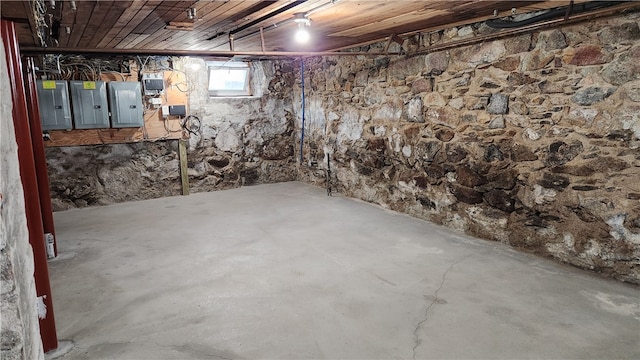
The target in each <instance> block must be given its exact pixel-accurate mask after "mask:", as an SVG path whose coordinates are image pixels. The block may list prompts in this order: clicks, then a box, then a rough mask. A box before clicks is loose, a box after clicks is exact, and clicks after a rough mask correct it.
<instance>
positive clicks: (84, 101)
mask: <svg viewBox="0 0 640 360" xmlns="http://www.w3.org/2000/svg"><path fill="white" fill-rule="evenodd" d="M69 87H70V88H71V107H72V109H73V122H74V125H75V128H76V129H101V128H108V127H109V108H108V104H107V85H106V83H105V82H104V81H70V82H69Z"/></svg>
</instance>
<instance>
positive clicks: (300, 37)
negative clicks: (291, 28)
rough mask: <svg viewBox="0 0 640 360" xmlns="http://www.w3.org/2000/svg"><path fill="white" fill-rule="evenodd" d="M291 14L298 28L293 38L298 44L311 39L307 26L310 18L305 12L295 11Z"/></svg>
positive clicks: (309, 23) (309, 24)
mask: <svg viewBox="0 0 640 360" xmlns="http://www.w3.org/2000/svg"><path fill="white" fill-rule="evenodd" d="M293 16H294V18H293V21H294V22H295V23H296V24H298V29H297V30H296V33H295V36H294V39H295V40H296V42H298V43H300V44H305V43H307V42H309V40H310V39H311V34H310V33H309V30H308V29H307V27H310V26H311V20H310V19H309V18H308V17H307V15H306V14H305V13H295V14H293Z"/></svg>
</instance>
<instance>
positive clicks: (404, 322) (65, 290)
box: [50, 183, 640, 359]
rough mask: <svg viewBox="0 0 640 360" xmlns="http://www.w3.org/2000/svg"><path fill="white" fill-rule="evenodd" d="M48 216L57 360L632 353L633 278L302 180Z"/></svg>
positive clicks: (636, 328) (636, 332)
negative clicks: (54, 243) (603, 273)
mask: <svg viewBox="0 0 640 360" xmlns="http://www.w3.org/2000/svg"><path fill="white" fill-rule="evenodd" d="M55 220H56V226H57V237H58V242H59V245H58V246H59V251H60V253H61V255H60V256H59V258H58V259H56V260H54V261H52V262H51V263H50V271H51V278H52V286H53V294H54V306H55V310H56V318H57V325H58V333H59V337H60V338H61V339H71V340H73V341H74V342H75V348H74V349H73V350H72V351H71V352H70V353H69V354H67V355H66V356H65V357H64V359H231V358H239V359H255V358H269V359H300V358H326V359H338V358H339V359H391V358H394V359H412V358H417V359H422V358H430V359H436V358H437V359H442V358H448V359H452V358H455V359H487V358H491V359H494V358H503V359H504V358H509V359H515V358H518V359H532V358H535V359H540V358H546V359H551V358H555V359H560V358H562V359H588V358H590V359H608V358H612V359H613V358H626V359H633V358H636V359H637V358H640V303H639V298H640V291H639V289H638V288H637V287H634V286H630V285H626V284H623V283H619V282H617V281H613V280H609V279H603V278H600V277H598V276H596V275H594V274H590V273H587V272H583V271H581V270H578V269H574V268H571V267H567V266H563V265H559V264H556V263H553V262H550V261H548V260H545V259H541V258H538V257H535V256H532V255H528V254H524V253H521V252H517V251H515V250H513V249H510V248H509V247H507V246H503V245H501V244H498V243H492V242H488V241H484V240H478V239H474V238H470V237H468V236H465V235H462V234H460V233H456V232H453V231H450V230H448V229H446V228H442V227H439V226H436V225H433V224H430V223H428V222H424V221H421V220H416V219H413V218H410V217H408V216H405V215H402V214H398V213H395V212H390V211H386V210H384V209H381V208H379V207H376V206H373V205H370V204H366V203H363V202H360V201H356V200H352V199H348V198H344V197H340V196H335V197H332V198H330V197H327V196H326V194H325V191H324V189H319V188H315V187H312V186H309V185H306V184H302V183H280V184H272V185H260V186H254V187H245V188H240V189H234V190H227V191H219V192H213V193H200V194H193V195H190V196H186V197H172V198H163V199H156V200H149V201H140V202H131V203H125V204H117V205H112V206H105V207H100V208H89V209H77V210H70V211H65V212H59V213H56V214H55Z"/></svg>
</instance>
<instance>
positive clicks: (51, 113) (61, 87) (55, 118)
mask: <svg viewBox="0 0 640 360" xmlns="http://www.w3.org/2000/svg"><path fill="white" fill-rule="evenodd" d="M37 88H38V104H39V108H40V118H41V120H42V130H67V129H71V128H72V125H71V108H70V107H69V88H68V86H67V82H66V81H65V80H38V81H37Z"/></svg>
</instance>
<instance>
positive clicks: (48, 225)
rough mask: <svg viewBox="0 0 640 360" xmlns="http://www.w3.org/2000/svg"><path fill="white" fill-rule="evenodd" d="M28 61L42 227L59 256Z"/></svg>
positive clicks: (32, 69)
mask: <svg viewBox="0 0 640 360" xmlns="http://www.w3.org/2000/svg"><path fill="white" fill-rule="evenodd" d="M26 60H27V68H26V69H25V77H26V84H25V85H26V91H27V107H28V110H29V125H30V126H29V127H30V129H31V143H32V144H33V156H34V160H35V165H36V177H37V180H38V193H39V194H40V210H41V212H42V225H43V227H44V232H45V233H50V234H52V235H53V239H54V242H53V252H54V254H53V256H57V255H58V246H57V245H58V244H57V242H56V241H55V239H56V230H55V227H54V224H53V209H52V207H51V192H50V191H49V175H48V174H47V160H46V157H45V154H44V141H43V140H42V124H41V122H40V108H39V107H38V88H37V85H36V73H35V65H34V63H33V58H27V59H26ZM45 242H46V239H45ZM45 245H46V243H45Z"/></svg>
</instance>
